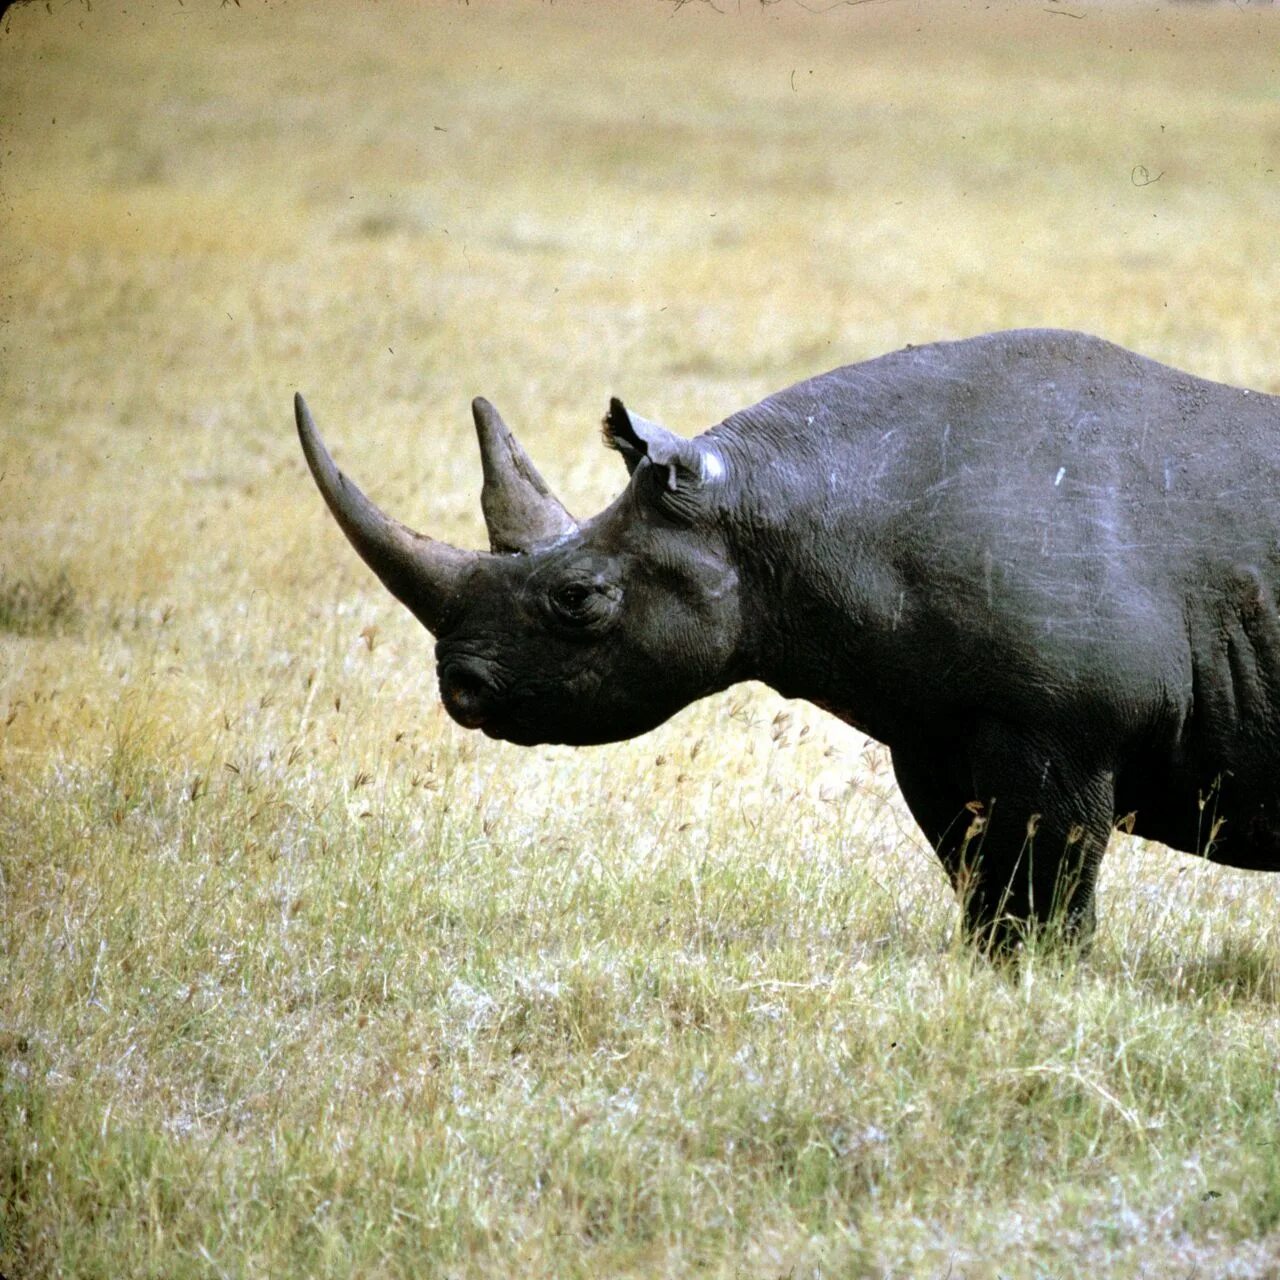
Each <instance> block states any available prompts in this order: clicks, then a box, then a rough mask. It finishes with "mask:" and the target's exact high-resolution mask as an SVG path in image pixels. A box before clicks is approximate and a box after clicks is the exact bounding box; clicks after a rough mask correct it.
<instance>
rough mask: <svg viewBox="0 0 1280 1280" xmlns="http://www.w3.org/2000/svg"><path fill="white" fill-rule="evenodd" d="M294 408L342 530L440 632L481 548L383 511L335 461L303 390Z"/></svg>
mask: <svg viewBox="0 0 1280 1280" xmlns="http://www.w3.org/2000/svg"><path fill="white" fill-rule="evenodd" d="M293 410H294V417H295V418H296V419H297V423H298V438H299V439H300V440H301V441H302V452H303V453H304V454H305V455H306V458H307V465H308V466H309V467H310V468H311V474H312V476H314V477H315V482H316V485H317V486H318V487H319V489H320V492H321V494H323V495H324V500H325V502H327V503H328V504H329V510H330V511H332V512H333V515H334V518H335V519H336V520H337V522H338V524H339V525H340V526H341V528H342V532H343V533H345V534H346V535H347V538H348V540H349V541H350V543H351V545H352V546H353V547H355V549H356V550H357V551H358V552H359V553H360V557H361V559H363V560H364V562H365V564H367V565H368V566H369V568H370V569H372V570H373V571H374V573H376V574H377V575H378V577H379V578H381V579H382V583H383V585H384V586H385V587H386V588H387V590H388V591H390V592H391V594H392V595H393V596H395V597H396V599H397V600H399V601H400V602H401V603H402V604H404V605H406V606H407V607H408V609H409V610H410V612H411V613H413V614H414V616H415V617H417V618H418V620H419V621H420V622H421V623H422V624H423V626H425V627H426V628H427V630H428V631H431V632H433V633H434V632H437V631H438V630H439V628H440V626H441V624H442V622H443V621H444V620H445V618H446V617H447V615H448V613H449V611H450V606H451V605H452V604H453V603H454V601H455V600H456V599H457V598H458V596H459V594H460V590H461V587H462V583H463V580H464V578H465V577H466V575H467V573H468V572H469V571H470V569H471V568H472V566H473V565H475V564H476V562H477V561H478V560H479V559H480V553H479V552H476V551H460V550H458V548H457V547H451V546H449V544H448V543H446V542H437V541H436V540H435V539H434V538H428V537H427V536H426V535H425V534H421V533H415V532H414V531H413V530H412V529H410V528H407V527H406V526H405V525H402V524H401V523H400V522H399V521H398V520H393V519H391V517H390V516H387V515H384V514H383V513H382V512H381V511H380V510H379V509H378V508H377V507H376V506H375V505H374V504H373V503H372V502H370V501H369V499H368V498H366V497H365V496H364V494H363V493H361V492H360V490H359V489H358V488H357V487H356V486H355V485H354V484H353V483H352V482H351V481H350V480H348V479H347V477H346V476H344V475H343V474H342V472H341V471H339V470H338V468H337V467H336V466H335V465H334V461H333V459H332V458H331V457H330V456H329V451H328V450H327V449H326V448H325V447H324V441H322V440H321V439H320V434H319V432H318V431H317V430H316V426H315V423H314V422H313V421H312V419H311V412H310V410H308V408H307V404H306V401H305V400H303V398H302V397H301V396H300V395H295V396H294V398H293Z"/></svg>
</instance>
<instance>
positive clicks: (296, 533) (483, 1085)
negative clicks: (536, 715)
mask: <svg viewBox="0 0 1280 1280" xmlns="http://www.w3.org/2000/svg"><path fill="white" fill-rule="evenodd" d="M0 160H2V166H0V218H2V219H3V228H2V235H0V284H2V285H3V288H0V320H2V321H3V324H2V326H0V1275H3V1276H4V1277H6V1278H7V1280H19V1278H22V1280H27V1278H29V1277H31V1278H34V1277H54V1276H59V1277H70V1278H75V1280H81V1278H89V1277H102V1278H104V1280H106V1278H108V1277H110V1278H112V1280H118V1278H121V1277H154V1278H157V1280H159V1278H161V1277H163V1278H166V1280H168V1278H178V1277H210V1278H216V1277H346V1276H358V1277H369V1278H375V1280H380V1278H384V1277H385V1278H390V1277H404V1278H410V1277H428V1276H431V1277H434V1276H442V1277H460V1278H461V1277H507V1276H513V1275H521V1276H557V1277H560V1276H564V1277H601V1276H629V1277H650V1276H690V1275H698V1276H706V1277H718V1278H720V1280H730V1278H734V1280H736V1278H739V1277H742V1278H746V1277H751V1278H753V1280H780V1278H781V1277H794V1278H795V1280H799V1278H800V1277H804V1278H806V1280H816V1278H823V1280H830V1278H834V1277H873V1276H874V1277H881V1276H884V1277H889V1276H893V1277H925V1278H929V1280H933V1278H936V1280H943V1278H944V1277H955V1278H956V1280H959V1278H960V1277H966V1278H970V1277H971V1278H989V1280H995V1278H996V1277H1008V1278H1009V1280H1014V1278H1018V1280H1031V1278H1033V1277H1035V1278H1039V1277H1057V1278H1062V1277H1077V1276H1082V1277H1083V1276H1090V1277H1093V1276H1120V1277H1137V1276H1145V1277H1152V1278H1153V1280H1154V1278H1156V1277H1179V1278H1182V1277H1206V1278H1208V1277H1228V1276H1229V1277H1264V1276H1271V1277H1274V1276H1277V1275H1280V877H1275V878H1271V879H1268V878H1267V877H1265V876H1258V875H1248V874H1245V873H1234V872H1231V871H1227V870H1223V869H1220V868H1212V867H1208V866H1204V865H1200V864H1199V863H1197V862H1196V861H1195V860H1193V859H1190V858H1186V857H1182V856H1180V855H1175V854H1171V853H1168V852H1166V851H1165V850H1163V849H1161V848H1159V847H1155V846H1145V845H1142V844H1139V843H1136V842H1129V843H1125V842H1124V841H1122V840H1120V839H1117V841H1116V843H1115V846H1114V847H1113V850H1112V853H1111V855H1110V858H1109V861H1108V864H1107V868H1106V871H1105V873H1104V881H1103V885H1102V895H1101V921H1102V923H1101V930H1100V934H1099V937H1098V940H1097V943H1096V945H1095V947H1094V949H1093V950H1092V952H1091V954H1090V955H1089V956H1087V957H1086V958H1085V959H1083V960H1080V961H1078V962H1073V963H1066V962H1059V963H1055V962H1053V961H1051V960H1046V959H1044V958H1037V957H1035V956H1032V957H1031V958H1030V959H1029V960H1028V962H1027V963H1026V964H1025V965H1024V966H1023V968H1022V969H1021V971H1020V972H1018V973H1017V974H1010V973H1001V972H994V971H992V970H991V969H990V968H988V967H987V966H985V965H984V964H982V963H978V962H975V961H973V960H972V959H971V957H970V956H968V955H967V954H966V953H965V952H964V951H963V949H958V948H957V947H956V946H954V945H953V943H952V933H953V929H954V925H955V920H956V914H957V913H956V909H955V906H954V903H953V901H952V899H951V896H950V892H949V890H948V888H947V886H946V883H945V881H944V878H943V876H942V875H941V873H940V871H938V870H937V869H936V868H935V866H934V864H933V859H932V855H931V853H930V852H929V850H928V849H927V848H926V847H924V845H923V843H922V841H921V838H920V837H919V835H918V833H917V832H916V830H915V828H914V827H913V825H912V824H911V822H910V820H909V818H908V817H907V815H906V813H905V810H904V809H903V807H902V805H901V803H900V801H899V799H898V797H897V794H896V791H895V789H894V786H893V783H892V778H891V775H890V772H889V769H888V762H887V759H886V756H885V754H884V752H883V751H882V749H880V748H879V747H877V746H875V745H874V744H869V743H867V742H866V741H864V740H863V739H861V738H860V737H858V736H857V735H856V734H853V733H852V732H850V731H848V730H846V729H844V728H842V727H841V726H839V725H837V724H835V723H834V722H833V721H831V720H830V719H829V718H828V717H825V716H824V715H823V714H822V713H821V712H819V711H817V710H816V709H815V708H813V707H810V706H807V705H803V704H788V703H784V702H783V701H782V700H780V699H779V698H777V697H776V696H774V695H773V694H771V693H770V692H769V691H767V690H764V689H759V688H754V687H744V688H739V689H735V690H732V691H730V692H729V693H728V694H726V695H724V696H722V697H718V698H715V699H711V700H708V701H707V702H705V703H702V704H699V705H697V706H695V707H692V708H690V709H689V710H687V711H686V712H684V713H683V714H681V715H680V716H679V717H677V718H676V720H675V721H673V722H672V723H671V724H669V725H667V726H665V727H664V728H662V729H660V730H659V731H657V732H655V733H653V734H650V735H648V736H647V737H645V738H643V739H641V740H638V741H636V742H633V743H628V744H622V745H619V746H616V747H608V748H597V749H591V750H582V751H574V750H570V749H565V748H540V749H536V750H521V749H517V748H514V747H509V746H506V745H503V744H498V743H494V742H490V741H488V740H487V739H484V738H482V737H480V736H478V735H471V734H467V733H466V732H464V731H463V730H461V729H459V728H458V727H456V726H455V725H454V724H452V722H450V721H449V720H448V718H447V717H446V716H445V714H444V712H443V710H442V709H441V707H440V706H439V703H438V700H437V697H436V692H435V682H434V674H433V669H432V659H431V646H430V641H429V638H428V637H427V636H425V635H424V634H423V633H422V632H421V631H420V630H419V629H418V628H417V626H416V624H415V623H413V621H412V619H410V618H409V617H408V615H407V614H404V613H403V611H402V610H400V608H399V606H397V605H396V604H395V603H394V601H392V600H391V599H390V597H388V596H387V595H386V594H385V593H384V592H383V590H382V589H381V587H379V585H378V584H377V583H376V581H375V580H374V579H373V578H372V576H371V575H370V574H369V573H368V572H367V571H366V570H365V569H364V567H363V566H362V565H361V564H360V563H359V562H358V561H357V559H356V557H355V556H354V555H353V554H352V552H351V550H350V549H349V547H348V546H347V545H346V543H345V542H344V541H343V539H342V538H341V536H340V535H339V533H338V531H337V530H336V528H335V527H334V526H333V523H332V521H331V520H330V519H329V517H328V515H327V514H326V513H325V512H324V510H323V507H322V504H321V501H320V499H319V497H318V496H317V494H316V492H315V490H314V487H313V486H312V483H311V480H310V478H309V477H308V476H307V474H306V472H305V469H304V465H303V462H302V459H301V456H300V453H299V450H298V447H297V441H296V439H295V437H294V434H293V428H292V422H291V413H290V397H291V395H292V393H293V391H294V390H295V389H298V388H301V389H302V390H304V391H305V392H306V394H307V395H308V398H309V400H310V402H311V404H312V407H313V409H314V410H315V412H316V414H317V418H318V420H319V422H320V424H321V427H322V428H323V429H324V430H325V431H326V434H327V437H328V439H329V440H330V442H331V444H332V445H333V447H334V449H335V452H336V454H337V456H338V458H339V460H340V461H341V462H342V463H343V464H344V465H345V466H347V467H348V468H349V469H350V470H351V471H352V473H353V474H354V475H355V476H357V477H359V478H360V479H361V481H362V482H363V483H364V484H365V485H366V487H367V488H368V489H369V490H371V491H372V493H373V494H374V495H375V496H376V497H377V498H378V499H379V500H380V501H382V502H383V503H384V504H385V505H386V506H387V507H388V508H389V509H391V510H393V511H395V512H396V513H397V514H400V515H401V516H403V517H404V518H405V519H407V520H409V521H411V522H414V523H417V524H418V525H419V526H421V527H426V528H429V529H430V530H431V531H432V532H434V533H436V534H438V535H442V536H445V537H449V538H452V539H454V540H456V541H458V542H460V543H463V544H465V545H472V546H477V545H480V544H481V542H482V541H483V530H482V525H481V521H480V513H479V507H478V502H477V495H478V492H479V464H478V460H477V458H476V456H475V452H474V444H473V441H472V438H471V428H470V424H469V415H468V413H467V405H468V401H469V399H470V397H471V396H473V395H475V394H484V395H487V396H489V397H490V398H492V399H493V400H494V402H495V403H496V404H497V405H498V406H499V407H500V408H501V409H502V410H503V412H504V413H505V414H506V416H507V417H508V419H509V420H510V421H511V422H512V424H513V425H514V426H515V427H516V428H517V429H518V430H519V431H520V432H521V435H522V438H523V439H524V441H525V443H526V444H527V446H528V447H529V449H530V451H531V453H532V454H533V455H534V456H535V457H536V458H537V459H538V461H539V463H540V464H541V465H542V467H543V470H544V472H545V473H546V474H547V476H548V478H549V479H551V480H552V481H553V483H554V484H555V485H556V487H557V488H558V490H559V491H560V493H561V495H562V497H563V498H564V499H565V501H566V502H567V504H568V505H569V506H570V507H571V509H573V510H575V511H578V512H591V511H593V510H595V509H598V508H599V507H600V506H601V505H602V504H603V503H604V502H605V501H607V500H608V499H609V498H610V497H611V496H612V495H613V494H614V493H615V492H616V491H617V490H618V489H619V488H620V487H621V484H622V480H623V471H622V467H621V464H620V462H619V460H618V459H617V457H616V456H613V455H611V454H608V453H606V452H605V451H604V450H603V449H602V448H600V446H599V437H598V430H597V424H598V421H599V417H600V414H601V413H602V411H603V410H604V408H605V406H606V404H607V400H608V397H609V396H610V395H611V394H619V395H622V396H625V397H626V399H627V402H628V404H631V405H633V406H634V407H635V408H636V409H637V410H639V411H640V412H642V413H644V414H646V415H648V416H651V417H653V418H656V419H659V420H661V421H664V422H666V423H668V424H669V425H670V426H672V427H673V428H676V429H678V430H681V431H684V432H688V433H692V432H695V431H697V430H701V429H703V428H704V427H706V426H709V425H711V424H712V423H714V422H716V421H718V420H719V419H720V418H721V417H723V416H724V415H725V414H727V413H729V412H731V411H733V410H735V409H737V408H741V407H743V406H744V405H746V404H748V403H750V402H751V401H753V400H754V399H757V398H759V397H760V396H762V395H763V394H765V393H767V392H769V391H772V390H776V389H778V388H781V387H783V386H786V385H787V384H789V383H791V382H793V381H795V380H797V379H798V378H800V377H803V376H805V375H808V374H812V373H816V372H820V371H822V370H824V369H827V368H830V367H833V366H835V365H838V364H842V363H847V362H849V361H852V360H855V359H861V358H864V357H868V356H872V355H875V354H878V353H880V352H882V351H886V350H889V349H892V348H894V347H898V346H901V345H902V344H904V343H906V342H924V341H928V340H931V339H935V338H943V337H956V336H962V335H966V334H971V333H978V332H982V331H984V330H989V329H994V328H1001V327H1006V326H1013V325H1023V324H1042V323H1043V324H1054V325H1062V326H1066V327H1074V328H1081V329H1086V330H1090V331H1092V332H1096V333H1100V334H1102V335H1104V336H1106V337H1109V338H1112V339H1114V340H1116V341H1119V342H1122V343H1124V344H1126V345H1129V346H1132V347H1134V348H1136V349H1138V350H1140V351H1143V352H1145V353H1147V354H1149V355H1152V356H1155V357H1157V358H1160V359H1163V360H1166V361H1168V362H1170V363H1174V364H1178V365H1181V366H1183V367H1186V368H1189V369H1191V370H1193V371H1195V372H1198V373H1200V374H1204V375H1207V376H1210V377H1215V378H1220V379H1223V380H1226V381H1232V382H1237V383H1241V384H1243V385H1246V386H1250V387H1256V388H1261V389H1266V390H1271V391H1277V390H1280V252H1277V228H1278V227H1280V12H1275V11H1272V10H1271V9H1270V8H1267V7H1255V6H1253V5H1250V4H1237V5H1223V6H1221V7H1211V8H1194V9H1193V8H1178V7H1174V8H1170V7H1169V6H1168V5H1166V4H1159V5H1156V4H1154V3H1152V4H1142V5H1136V4H1135V5H1133V6H1123V5H1119V4H1112V5H1105V6H1102V5H1097V4H1094V3H1091V2H1090V0H1080V2H1079V3H1076V2H1074V0H1044V3H1036V2H1031V3H1028V4H1025V5H1022V6H1018V7H1013V6H1011V5H1009V4H1008V3H1006V2H1005V0H995V2H994V3H991V4H978V3H964V4H962V3H946V4H944V3H933V2H931V0H887V2H885V3H870V4H861V5H852V4H844V5H835V6H829V5H827V4H825V3H824V4H813V5H809V6H807V7H806V6H804V5H801V4H799V3H797V2H796V0H775V2H774V3H770V4H763V3H760V2H759V0H740V3H739V0H717V2H716V3H715V4H711V3H703V2H701V0H693V2H690V3H684V4H676V3H661V2H659V0H652V2H650V0H632V2H631V3H628V4H626V5H622V4H603V3H592V4H586V3H584V2H566V0H557V2H556V3H554V4H552V3H526V4H509V5H508V4H485V3H479V2H477V3H472V4H465V3H462V4H455V3H440V4H417V5H412V4H408V3H394V2H392V0H380V2H378V3H372V2H363V0H362V2H361V3H358V4H357V3H352V4H338V3H336V2H335V3H329V4H325V3H319V2H316V3H306V4H300V3H294V4H290V3H286V2H285V0H271V2H270V3H265V4H264V3H262V2H261V0H235V3H234V4H224V5H222V6H219V5H218V4H216V3H214V0H136V2H135V3H128V4H123V3H119V2H118V0H95V2H94V3H93V4H92V6H90V5H89V4H87V3H83V2H81V0H75V2H71V0H62V2H55V3H54V4H52V5H50V6H46V5H44V4H43V3H41V4H32V5H23V6H19V7H15V8H13V9H11V10H10V11H9V12H8V13H7V15H6V16H5V17H4V18H3V19H2V20H0ZM1278 447H1280V445H1278Z"/></svg>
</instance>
